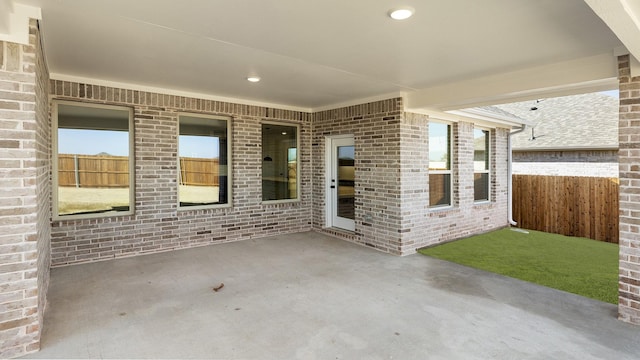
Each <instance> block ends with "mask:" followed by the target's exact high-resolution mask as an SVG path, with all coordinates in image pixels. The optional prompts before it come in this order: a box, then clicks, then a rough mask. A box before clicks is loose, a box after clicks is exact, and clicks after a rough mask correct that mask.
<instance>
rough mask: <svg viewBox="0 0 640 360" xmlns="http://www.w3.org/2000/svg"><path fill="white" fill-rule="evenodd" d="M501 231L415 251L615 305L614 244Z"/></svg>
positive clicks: (616, 248) (615, 250) (507, 230)
mask: <svg viewBox="0 0 640 360" xmlns="http://www.w3.org/2000/svg"><path fill="white" fill-rule="evenodd" d="M527 231H528V232H529V233H528V234H524V233H521V232H517V231H513V230H511V229H502V230H497V231H493V232H490V233H486V234H482V235H477V236H473V237H469V238H466V239H462V240H457V241H454V242H450V243H447V244H443V245H438V246H434V247H431V248H425V249H420V250H418V251H419V252H420V253H421V254H424V255H428V256H432V257H435V258H438V259H443V260H448V261H452V262H455V263H458V264H462V265H467V266H470V267H474V268H477V269H482V270H486V271H490V272H493V273H497V274H502V275H506V276H510V277H513V278H517V279H521V280H525V281H529V282H533V283H536V284H540V285H544V286H548V287H552V288H554V289H560V290H564V291H568V292H571V293H574V294H578V295H582V296H586V297H590V298H593V299H597V300H601V301H606V302H608V303H612V304H617V303H618V245H617V244H610V243H605V242H601V241H595V240H591V239H586V238H577V237H568V236H563V235H556V234H548V233H543V232H539V231H532V230H527Z"/></svg>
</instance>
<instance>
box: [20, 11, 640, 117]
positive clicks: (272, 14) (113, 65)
mask: <svg viewBox="0 0 640 360" xmlns="http://www.w3.org/2000/svg"><path fill="white" fill-rule="evenodd" d="M15 1H16V2H18V3H22V4H25V5H31V6H37V7H40V8H41V10H42V21H41V24H42V32H43V37H44V45H45V53H46V57H47V63H48V66H49V70H50V72H51V75H52V77H53V78H58V79H76V80H79V79H93V81H94V82H96V81H99V82H102V83H111V82H112V83H119V84H120V85H122V84H124V85H127V84H128V86H132V87H140V88H143V87H144V88H158V89H165V90H166V91H165V92H174V93H179V92H183V93H193V94H200V95H206V96H210V97H224V98H234V99H241V101H242V102H259V103H269V104H278V105H281V106H284V107H287V108H297V109H306V110H310V109H320V108H326V107H330V106H332V105H335V104H339V103H345V102H349V101H356V100H360V99H364V98H372V97H379V96H384V95H387V94H392V93H393V94H399V93H400V92H403V93H407V94H417V95H420V94H422V98H421V97H420V96H416V99H423V100H421V101H417V100H416V101H417V106H422V105H428V101H427V100H424V99H426V98H428V97H429V96H428V95H429V94H431V93H430V92H429V91H430V90H431V91H432V92H433V91H436V90H434V89H446V91H447V92H450V93H451V94H448V96H449V97H451V96H453V97H455V94H456V92H457V90H456V87H453V88H451V87H447V86H448V84H464V83H465V81H466V80H467V79H499V78H500V77H501V76H502V77H504V76H503V75H502V74H514V73H518V72H521V71H527V69H545V67H546V66H549V65H553V64H558V63H566V64H573V62H575V61H578V60H579V59H584V58H587V59H590V58H595V57H597V56H601V55H602V54H607V56H611V57H612V56H613V51H614V49H615V48H618V47H620V46H621V45H622V43H621V42H620V40H618V38H617V37H616V35H615V34H614V33H613V32H612V31H611V30H610V29H609V27H608V26H607V25H605V23H604V22H603V21H602V20H601V19H600V18H599V17H598V16H597V15H596V14H595V13H594V12H593V10H591V8H590V7H589V6H588V5H587V4H586V3H585V1H583V0H482V1H477V0H446V1H443V0H402V1H395V0H348V1H345V0H304V1H302V0H270V1H269V0H235V1H228V0H226V1H225V0H182V1H175V0H136V1H132V0H15ZM632 1H636V0H632ZM399 5H408V6H411V7H413V8H414V9H415V15H414V16H413V17H412V18H410V19H408V20H406V21H402V22H399V21H394V20H391V19H390V18H389V17H388V16H387V12H388V10H389V9H391V8H393V7H396V6H399ZM603 64H608V65H602V66H609V65H610V64H609V63H607V62H603ZM611 71H612V69H609V68H607V69H606V71H605V72H600V73H598V75H593V76H591V77H593V79H591V80H601V79H602V78H603V76H604V77H606V76H608V75H606V76H605V75H602V73H604V74H610V73H611ZM248 75H258V76H260V77H261V78H262V81H261V82H259V83H255V84H254V83H249V82H247V81H246V77H247V76H248ZM505 76H507V75H505ZM588 78H589V76H586V78H585V79H587V80H589V79H588ZM596 78H597V79H596ZM581 79H582V78H581ZM440 93H442V91H440ZM501 102H504V101H501ZM449 103H453V102H452V101H450V100H449ZM464 105H465V107H468V105H469V103H468V102H467V104H464ZM461 107H462V105H461Z"/></svg>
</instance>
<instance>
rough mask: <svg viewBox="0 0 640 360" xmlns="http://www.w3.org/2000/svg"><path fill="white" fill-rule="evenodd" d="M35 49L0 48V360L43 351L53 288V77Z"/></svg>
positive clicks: (33, 27)
mask: <svg viewBox="0 0 640 360" xmlns="http://www.w3.org/2000/svg"><path fill="white" fill-rule="evenodd" d="M29 41H30V44H29V45H18V44H13V43H7V42H0V59H1V60H0V129H2V132H1V133H2V136H1V137H0V185H1V186H0V259H1V261H0V358H7V357H15V356H19V355H23V354H25V353H29V352H33V351H37V350H38V349H39V348H40V332H41V327H42V318H43V313H44V307H45V305H46V293H47V286H48V282H49V260H50V257H49V254H50V251H49V237H50V236H49V229H50V218H51V216H50V205H49V203H50V200H49V198H50V189H51V188H50V183H49V173H50V170H49V169H50V158H49V148H50V146H49V142H50V130H49V114H48V112H49V111H48V90H47V86H48V79H47V77H48V72H47V69H46V66H45V64H44V59H43V56H42V52H41V48H40V46H39V45H40V40H39V31H38V29H37V23H36V21H35V20H33V21H31V24H30V38H29Z"/></svg>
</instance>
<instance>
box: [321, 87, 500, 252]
mask: <svg viewBox="0 0 640 360" xmlns="http://www.w3.org/2000/svg"><path fill="white" fill-rule="evenodd" d="M428 123H429V119H428V117H427V116H425V115H419V114H412V113H405V112H403V111H402V99H390V100H385V101H379V102H374V103H369V104H362V105H357V106H351V107H346V108H340V109H335V110H328V111H323V112H319V113H316V114H314V122H313V163H314V173H313V180H314V183H313V214H314V217H313V226H314V229H316V230H319V231H324V232H328V233H330V234H332V235H335V236H338V237H341V238H343V239H345V240H348V241H352V242H356V243H359V244H364V245H367V246H371V247H374V248H376V249H379V250H382V251H386V252H389V253H393V254H401V255H405V254H411V253H413V252H415V250H416V249H417V248H420V247H423V246H427V245H431V244H436V243H440V242H443V241H448V240H453V239H456V238H460V237H464V236H468V235H471V234H476V233H480V232H485V231H488V230H491V229H495V228H499V227H503V226H506V225H507V134H508V130H507V129H496V130H493V131H491V138H492V142H491V202H489V203H484V204H475V203H474V201H473V124H471V123H464V122H461V123H457V124H453V129H454V151H453V159H454V164H453V176H454V187H453V197H454V199H453V200H454V205H453V206H452V207H451V208H448V209H442V210H440V209H439V210H433V209H430V208H429V184H428V151H429V145H428ZM343 134H352V135H353V136H354V141H355V147H356V151H355V155H356V161H355V174H356V183H355V193H356V209H355V226H356V228H355V232H354V233H353V234H351V233H347V232H341V231H335V230H332V229H326V228H325V224H326V218H325V216H326V214H325V200H324V199H325V190H326V187H327V186H326V185H327V184H325V178H324V176H325V175H324V172H325V146H326V144H325V138H326V136H333V135H343Z"/></svg>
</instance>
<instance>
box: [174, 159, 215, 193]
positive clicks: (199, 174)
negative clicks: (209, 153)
mask: <svg viewBox="0 0 640 360" xmlns="http://www.w3.org/2000/svg"><path fill="white" fill-rule="evenodd" d="M219 171H220V169H219V164H218V159H203V158H189V157H181V158H180V184H182V185H201V186H219V185H220V184H219V179H220V176H219Z"/></svg>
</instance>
